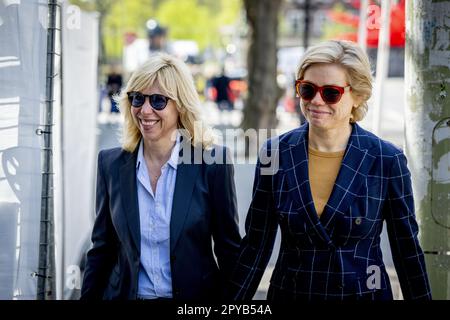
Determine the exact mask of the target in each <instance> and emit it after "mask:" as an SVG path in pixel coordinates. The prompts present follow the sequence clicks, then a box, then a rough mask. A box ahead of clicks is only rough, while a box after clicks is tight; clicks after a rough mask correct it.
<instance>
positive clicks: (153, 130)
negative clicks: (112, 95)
mask: <svg viewBox="0 0 450 320" xmlns="http://www.w3.org/2000/svg"><path fill="white" fill-rule="evenodd" d="M141 93H143V94H147V95H151V94H163V93H162V92H161V90H160V88H159V86H158V85H157V83H154V84H153V85H152V86H150V87H149V88H147V89H145V90H142V91H141ZM131 114H132V117H133V121H134V123H135V125H136V127H138V128H139V131H140V132H141V134H142V137H143V139H144V141H147V142H149V143H152V142H157V141H160V140H167V141H170V138H171V136H172V133H173V132H174V131H175V130H176V129H177V124H178V110H177V108H176V105H175V102H174V101H173V100H172V99H169V101H168V103H167V106H166V107H165V108H164V109H163V110H161V111H156V110H155V109H153V108H152V107H151V105H150V101H149V99H148V98H146V99H145V103H144V105H143V106H142V107H140V108H136V107H131Z"/></svg>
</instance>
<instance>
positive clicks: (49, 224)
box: [36, 0, 58, 300]
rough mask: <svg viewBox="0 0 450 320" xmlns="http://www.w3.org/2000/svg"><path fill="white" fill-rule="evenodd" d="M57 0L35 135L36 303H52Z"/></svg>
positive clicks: (50, 15) (52, 5)
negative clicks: (38, 166) (39, 147)
mask: <svg viewBox="0 0 450 320" xmlns="http://www.w3.org/2000/svg"><path fill="white" fill-rule="evenodd" d="M57 7H58V3H57V0H49V1H48V31H47V70H46V105H45V114H44V124H43V129H37V130H36V133H37V134H38V135H42V136H43V139H44V147H43V151H42V153H43V155H42V156H43V159H42V194H41V221H40V237H39V269H38V272H37V274H36V276H37V277H38V279H37V299H38V300H53V299H55V296H56V292H55V289H56V285H55V252H54V250H55V240H54V238H55V235H54V212H53V206H54V204H53V144H52V126H53V78H54V60H55V54H56V53H55V35H56V30H57V29H56V17H57Z"/></svg>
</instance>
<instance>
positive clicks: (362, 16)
mask: <svg viewBox="0 0 450 320" xmlns="http://www.w3.org/2000/svg"><path fill="white" fill-rule="evenodd" d="M368 7H369V0H361V7H360V9H359V25H358V44H359V46H360V47H361V48H362V49H363V50H364V51H366V50H367V9H368Z"/></svg>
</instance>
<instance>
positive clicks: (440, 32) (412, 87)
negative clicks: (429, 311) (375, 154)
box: [405, 0, 450, 300]
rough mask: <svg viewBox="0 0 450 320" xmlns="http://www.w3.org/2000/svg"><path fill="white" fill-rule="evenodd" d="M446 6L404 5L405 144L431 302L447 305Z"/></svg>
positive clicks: (449, 5) (449, 144) (449, 12)
mask: <svg viewBox="0 0 450 320" xmlns="http://www.w3.org/2000/svg"><path fill="white" fill-rule="evenodd" d="M449 17H450V0H445V1H439V2H438V1H429V0H414V1H406V47H405V89H406V108H405V141H406V146H405V150H406V155H407V157H408V160H409V161H408V166H409V167H410V170H411V176H412V183H413V190H414V200H415V201H414V202H415V212H416V215H417V220H418V221H419V226H420V231H419V239H420V243H421V245H422V248H423V250H424V253H425V261H426V265H427V272H428V276H429V279H430V285H431V291H432V294H433V299H436V300H449V299H450V169H449V168H450V107H449V106H450V81H449V79H450V68H449V61H450V49H449V48H450V40H449V37H448V30H449V28H450V18H449Z"/></svg>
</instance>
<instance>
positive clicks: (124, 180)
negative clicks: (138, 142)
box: [119, 146, 141, 254]
mask: <svg viewBox="0 0 450 320" xmlns="http://www.w3.org/2000/svg"><path fill="white" fill-rule="evenodd" d="M138 150H139V146H138V147H137V148H136V150H135V151H134V152H133V153H132V154H130V155H129V157H128V159H126V160H125V163H124V164H123V165H122V166H121V167H120V173H119V177H120V178H119V179H120V195H121V198H122V203H123V206H124V210H125V216H126V221H127V224H128V228H129V230H130V234H131V238H132V239H133V242H134V244H135V246H136V249H137V250H138V253H139V254H140V248H141V231H140V225H139V204H138V197H137V187H136V158H137V152H138Z"/></svg>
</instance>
